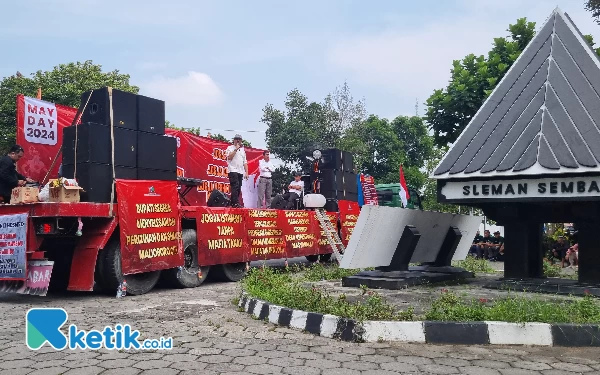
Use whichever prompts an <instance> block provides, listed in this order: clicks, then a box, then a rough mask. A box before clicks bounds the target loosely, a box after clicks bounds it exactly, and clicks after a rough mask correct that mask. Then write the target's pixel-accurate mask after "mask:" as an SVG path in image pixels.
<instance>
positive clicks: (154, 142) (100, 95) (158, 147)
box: [62, 87, 177, 203]
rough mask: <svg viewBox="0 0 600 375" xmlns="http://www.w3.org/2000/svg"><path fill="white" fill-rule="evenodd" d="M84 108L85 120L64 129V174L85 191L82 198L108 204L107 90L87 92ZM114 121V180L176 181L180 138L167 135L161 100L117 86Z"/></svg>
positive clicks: (110, 175) (110, 154)
mask: <svg viewBox="0 0 600 375" xmlns="http://www.w3.org/2000/svg"><path fill="white" fill-rule="evenodd" d="M90 93H91V96H90ZM86 103H87V105H86ZM83 106H86V107H85V110H84V111H83V112H82V114H81V124H80V125H78V126H70V127H67V128H65V129H64V131H63V160H62V164H63V177H66V178H76V179H77V181H78V182H79V185H80V186H81V187H82V188H83V189H84V191H83V192H82V193H81V200H82V201H83V202H97V203H106V202H110V199H111V193H112V191H111V187H112V182H113V152H112V141H111V128H110V123H111V117H110V116H111V113H110V99H109V90H108V88H107V87H104V88H101V89H98V90H94V91H93V92H91V91H88V92H85V93H83V94H82V95H81V104H80V108H83ZM112 123H113V132H112V133H113V137H114V138H112V139H114V172H115V178H118V179H127V180H136V179H140V180H142V179H143V180H173V181H175V180H176V179H177V141H176V140H175V138H173V137H167V136H165V103H164V102H163V101H161V100H157V99H153V98H149V97H145V96H142V95H135V94H131V93H128V92H124V91H120V90H115V89H113V90H112ZM75 139H77V142H76V141H75ZM76 143H77V145H76ZM115 197H116V194H115ZM115 201H117V199H116V198H115Z"/></svg>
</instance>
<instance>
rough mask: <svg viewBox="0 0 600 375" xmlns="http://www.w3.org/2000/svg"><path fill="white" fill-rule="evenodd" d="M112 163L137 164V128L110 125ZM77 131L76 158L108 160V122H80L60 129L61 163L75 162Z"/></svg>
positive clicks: (91, 160) (109, 161)
mask: <svg viewBox="0 0 600 375" xmlns="http://www.w3.org/2000/svg"><path fill="white" fill-rule="evenodd" d="M113 130H114V140H115V165H118V166H123V167H133V168H135V167H136V166H137V132H135V131H133V130H129V129H124V128H114V129H113ZM76 133H77V134H76ZM76 135H77V162H81V163H99V164H111V163H112V153H111V150H112V146H111V137H110V126H107V125H102V124H96V123H83V124H80V125H75V126H68V127H66V128H64V129H63V158H62V162H63V164H74V163H75V136H76Z"/></svg>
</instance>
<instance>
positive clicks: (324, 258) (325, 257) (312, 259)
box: [306, 253, 332, 263]
mask: <svg viewBox="0 0 600 375" xmlns="http://www.w3.org/2000/svg"><path fill="white" fill-rule="evenodd" d="M331 255H332V254H331V253H329V254H321V255H307V256H306V260H308V261H309V262H311V263H314V262H316V261H317V260H318V261H319V262H329V259H331Z"/></svg>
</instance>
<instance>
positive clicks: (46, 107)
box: [17, 95, 77, 182]
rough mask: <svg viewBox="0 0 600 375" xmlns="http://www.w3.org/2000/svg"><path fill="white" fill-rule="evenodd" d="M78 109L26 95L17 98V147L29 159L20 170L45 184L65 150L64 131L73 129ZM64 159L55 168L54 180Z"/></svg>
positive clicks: (18, 164)
mask: <svg viewBox="0 0 600 375" xmlns="http://www.w3.org/2000/svg"><path fill="white" fill-rule="evenodd" d="M76 115H77V109H76V108H71V107H67V106H64V105H60V104H54V103H50V102H46V101H43V100H39V99H35V98H30V97H27V96H23V95H18V96H17V144H19V145H21V146H22V147H23V149H24V150H25V155H24V156H23V158H22V159H21V160H19V162H18V163H17V170H18V171H19V172H20V173H21V174H23V175H25V176H27V177H29V178H32V179H33V180H35V181H39V182H42V179H43V178H44V177H45V176H46V174H47V173H48V169H50V166H51V165H52V161H53V160H54V158H55V157H56V154H57V153H58V151H59V150H60V147H61V146H62V129H63V128H64V127H66V126H69V125H71V123H72V122H73V119H74V118H75V116H76ZM61 159H62V158H61V157H60V156H59V157H58V159H57V160H56V163H55V164H54V168H52V172H51V173H50V176H49V177H50V178H54V177H56V176H57V175H58V167H59V166H60V162H61Z"/></svg>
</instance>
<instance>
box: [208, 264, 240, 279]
mask: <svg viewBox="0 0 600 375" xmlns="http://www.w3.org/2000/svg"><path fill="white" fill-rule="evenodd" d="M214 272H215V274H214V276H215V279H216V280H220V281H233V282H237V281H240V280H241V279H243V278H244V277H245V276H246V263H244V262H240V263H231V264H221V265H220V266H219V267H216V268H215V270H214Z"/></svg>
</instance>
